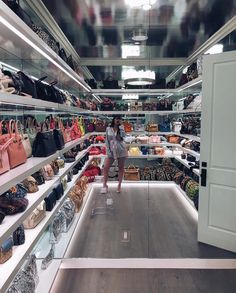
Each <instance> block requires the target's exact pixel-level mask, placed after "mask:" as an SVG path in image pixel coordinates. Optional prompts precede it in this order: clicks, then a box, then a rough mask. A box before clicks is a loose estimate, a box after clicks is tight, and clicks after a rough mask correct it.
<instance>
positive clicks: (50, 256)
mask: <svg viewBox="0 0 236 293" xmlns="http://www.w3.org/2000/svg"><path fill="white" fill-rule="evenodd" d="M54 254H55V244H52V247H51V249H50V251H49V253H48V254H47V255H46V257H45V258H44V259H43V260H42V264H41V269H42V270H46V269H47V267H48V266H49V265H50V263H51V262H52V260H53V258H54Z"/></svg>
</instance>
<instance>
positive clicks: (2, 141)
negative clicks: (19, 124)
mask: <svg viewBox="0 0 236 293" xmlns="http://www.w3.org/2000/svg"><path fill="white" fill-rule="evenodd" d="M2 123H3V122H2V121H0V175H1V174H3V173H5V172H7V171H9V170H10V163H9V157H8V152H7V148H8V146H9V144H10V143H11V141H12V140H13V138H11V137H10V134H2Z"/></svg>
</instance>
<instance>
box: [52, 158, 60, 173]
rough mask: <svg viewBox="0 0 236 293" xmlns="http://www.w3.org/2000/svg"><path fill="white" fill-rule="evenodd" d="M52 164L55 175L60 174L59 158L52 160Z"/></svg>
mask: <svg viewBox="0 0 236 293" xmlns="http://www.w3.org/2000/svg"><path fill="white" fill-rule="evenodd" d="M50 166H51V167H52V170H53V173H54V175H58V174H59V169H60V168H59V165H58V162H57V160H54V161H52V163H51V164H50Z"/></svg>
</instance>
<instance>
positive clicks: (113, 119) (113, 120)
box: [110, 115, 121, 127]
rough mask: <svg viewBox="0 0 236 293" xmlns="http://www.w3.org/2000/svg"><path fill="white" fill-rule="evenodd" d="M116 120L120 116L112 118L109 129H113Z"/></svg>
mask: <svg viewBox="0 0 236 293" xmlns="http://www.w3.org/2000/svg"><path fill="white" fill-rule="evenodd" d="M116 118H119V119H121V116H120V115H116V116H114V117H113V118H112V121H111V124H110V126H111V127H114V125H115V119H116Z"/></svg>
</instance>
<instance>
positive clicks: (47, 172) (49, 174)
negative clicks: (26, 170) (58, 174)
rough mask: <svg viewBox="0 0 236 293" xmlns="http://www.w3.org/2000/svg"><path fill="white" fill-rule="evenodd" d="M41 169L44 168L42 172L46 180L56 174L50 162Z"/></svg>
mask: <svg viewBox="0 0 236 293" xmlns="http://www.w3.org/2000/svg"><path fill="white" fill-rule="evenodd" d="M41 170H42V174H43V177H44V179H45V180H52V178H53V176H54V172H53V169H52V166H51V165H50V164H47V165H46V166H44V167H43V168H42V169H41Z"/></svg>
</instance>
